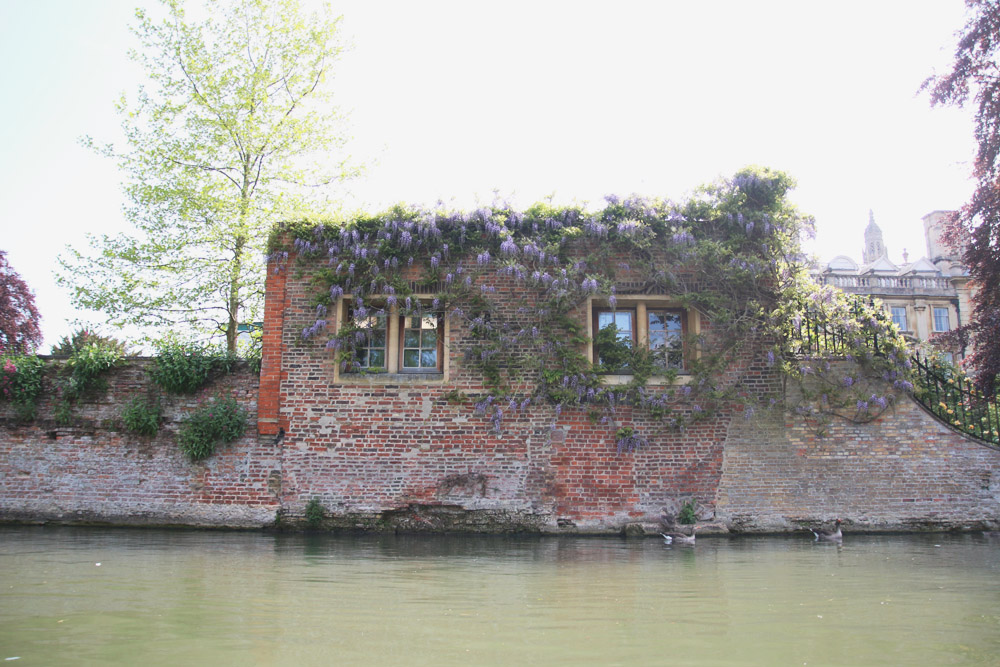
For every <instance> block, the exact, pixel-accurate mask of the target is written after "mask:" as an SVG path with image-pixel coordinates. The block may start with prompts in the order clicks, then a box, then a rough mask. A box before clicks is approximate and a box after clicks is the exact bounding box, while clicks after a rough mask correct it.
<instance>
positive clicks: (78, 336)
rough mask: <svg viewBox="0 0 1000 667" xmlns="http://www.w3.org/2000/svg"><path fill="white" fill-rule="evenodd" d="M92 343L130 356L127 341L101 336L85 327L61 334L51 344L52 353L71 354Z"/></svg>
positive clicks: (123, 355)
mask: <svg viewBox="0 0 1000 667" xmlns="http://www.w3.org/2000/svg"><path fill="white" fill-rule="evenodd" d="M92 345H96V346H97V347H99V348H101V349H104V350H115V351H117V352H118V353H119V354H120V355H121V356H122V357H127V356H130V351H129V349H128V343H125V342H123V341H120V340H118V339H117V338H113V337H111V336H101V335H99V334H97V333H94V332H93V331H90V330H89V329H86V328H83V329H77V330H76V331H74V332H73V333H72V334H71V335H69V336H63V337H62V338H61V339H60V340H59V342H58V343H57V344H56V345H53V346H52V354H54V355H64V356H72V355H74V354H76V353H77V352H79V351H81V350H83V349H84V348H85V347H88V346H92Z"/></svg>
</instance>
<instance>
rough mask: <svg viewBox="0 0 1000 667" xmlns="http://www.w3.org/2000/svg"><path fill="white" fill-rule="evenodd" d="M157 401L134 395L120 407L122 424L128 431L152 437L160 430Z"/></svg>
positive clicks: (159, 414)
mask: <svg viewBox="0 0 1000 667" xmlns="http://www.w3.org/2000/svg"><path fill="white" fill-rule="evenodd" d="M161 412H162V411H161V409H160V405H159V403H156V402H150V401H148V400H147V399H144V398H141V397H138V396H136V397H135V398H133V399H132V400H130V401H129V402H128V403H127V404H126V405H125V407H124V409H122V413H121V422H122V426H123V427H124V428H125V430H126V431H128V432H129V433H135V434H136V435H144V436H147V437H152V436H154V435H156V432H157V431H159V430H160V416H161Z"/></svg>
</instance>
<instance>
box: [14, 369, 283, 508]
mask: <svg viewBox="0 0 1000 667" xmlns="http://www.w3.org/2000/svg"><path fill="white" fill-rule="evenodd" d="M149 363H150V362H149V361H148V360H137V361H134V362H131V363H130V364H129V365H128V366H126V367H124V368H121V369H117V370H115V371H114V372H112V373H111V374H110V376H109V381H110V387H109V390H108V392H107V393H106V394H105V395H103V396H101V397H99V398H97V399H95V400H86V401H81V402H80V403H79V404H78V405H77V407H76V410H75V417H74V419H73V422H72V424H70V425H68V426H61V425H59V424H57V423H56V421H55V419H54V412H53V409H54V407H55V405H54V400H53V398H52V396H53V392H52V391H51V387H52V385H53V378H54V375H55V373H57V372H58V371H57V368H58V362H55V361H50V362H49V370H48V372H47V374H46V386H47V387H48V388H49V391H47V392H46V395H47V396H48V398H47V399H46V400H43V401H42V402H41V403H40V405H39V410H38V418H37V419H36V420H35V421H34V422H30V423H27V424H20V423H18V422H17V421H16V420H15V419H14V415H13V410H12V409H11V406H10V405H9V404H7V403H3V402H0V518H2V519H6V520H25V521H47V520H48V521H70V522H97V523H115V524H143V525H171V524H176V525H194V526H232V527H251V526H260V525H263V524H266V523H270V522H271V521H273V519H274V515H275V511H276V509H277V507H278V504H277V499H276V496H275V491H276V489H277V486H278V484H279V481H280V473H279V472H278V470H279V467H280V462H279V459H278V455H279V448H278V447H276V446H275V445H274V444H273V440H274V439H273V437H267V438H259V437H258V435H257V431H256V427H255V424H256V416H257V391H258V380H257V376H256V375H255V374H253V373H250V372H248V371H241V372H238V373H234V374H231V375H227V376H225V377H222V378H219V379H217V380H216V381H214V382H212V383H210V384H209V386H207V387H205V388H204V389H203V390H201V391H200V392H199V393H198V394H196V395H194V396H186V397H176V396H170V395H163V396H161V401H162V406H163V408H164V424H163V426H162V427H161V429H160V432H159V433H158V434H157V435H156V436H155V437H153V438H144V437H138V436H134V435H131V434H129V433H127V432H125V431H119V430H116V428H115V424H114V422H115V420H116V419H117V418H118V416H119V414H120V412H121V409H122V407H123V406H124V405H125V404H126V403H127V402H128V401H129V400H130V399H131V398H132V397H134V396H147V395H150V394H151V392H155V389H154V388H153V387H152V386H151V383H150V382H149V381H148V379H147V377H146V368H147V367H148V365H149ZM217 394H231V395H233V396H235V397H236V398H237V400H238V401H239V402H240V404H241V405H243V407H244V408H245V409H246V410H247V411H248V412H249V416H250V426H249V427H248V428H247V431H246V433H245V434H244V436H243V437H242V438H240V439H239V440H237V441H236V442H234V443H231V444H228V445H224V446H222V447H221V448H220V450H219V451H218V452H217V453H216V454H215V455H214V456H212V457H211V458H209V459H208V460H206V461H204V462H200V463H191V462H189V461H188V460H187V458H186V457H185V456H184V454H182V453H181V452H180V450H179V449H178V447H177V444H176V442H175V441H174V436H175V433H176V430H177V428H178V426H179V424H180V421H181V420H182V419H183V417H184V415H185V414H186V413H188V412H190V411H191V410H192V409H194V408H195V407H197V405H198V403H199V402H200V401H203V400H206V399H208V398H211V397H213V396H215V395H217Z"/></svg>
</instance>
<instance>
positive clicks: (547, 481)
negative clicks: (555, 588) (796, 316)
mask: <svg viewBox="0 0 1000 667" xmlns="http://www.w3.org/2000/svg"><path fill="white" fill-rule="evenodd" d="M320 264H321V263H319V262H318V263H317V264H316V266H319V265H320ZM310 267H311V265H310V264H308V263H297V262H296V261H295V258H294V257H293V258H292V259H291V260H290V261H289V262H288V263H287V264H285V265H284V266H283V268H281V269H280V270H278V271H275V270H274V269H273V268H272V270H271V272H269V277H268V286H267V290H268V291H267V300H268V310H267V315H266V318H267V319H266V320H265V332H267V335H270V336H272V338H270V339H269V340H270V342H269V343H267V344H266V345H265V355H264V366H263V370H262V377H261V384H262V387H264V386H277V387H278V388H279V389H278V392H277V400H276V401H274V402H270V401H269V402H265V400H264V399H263V398H262V399H261V406H262V408H261V431H262V432H269V431H268V429H275V430H276V429H278V428H281V429H283V430H284V433H285V435H284V440H283V459H282V487H281V502H282V506H283V508H284V509H285V510H286V512H287V514H288V515H290V516H298V517H301V516H302V515H303V514H304V511H305V507H306V505H307V503H309V502H310V501H318V502H320V503H321V504H322V505H323V507H324V508H325V509H326V511H327V513H328V516H329V517H330V518H329V522H330V524H331V525H338V526H357V527H369V528H371V527H401V528H406V529H423V528H426V529H451V528H462V527H466V528H473V529H476V530H512V529H532V530H551V531H573V530H578V531H593V532H610V531H617V530H620V529H621V528H622V527H623V526H624V525H626V524H628V523H645V524H647V525H648V527H655V525H656V523H657V521H658V519H659V517H660V515H661V514H662V513H663V512H664V510H665V509H666V510H668V511H674V512H675V511H676V509H677V507H678V506H679V504H680V503H681V502H682V501H684V500H687V499H693V500H695V501H697V502H698V503H699V505H700V506H701V507H704V508H708V511H709V512H710V510H711V507H713V506H714V503H715V497H716V492H717V489H718V485H719V481H720V478H721V475H722V462H723V450H724V443H725V438H726V435H727V433H728V431H729V424H730V422H731V421H732V420H733V419H734V415H735V416H737V418H740V419H742V412H740V409H741V406H739V405H725V406H723V407H722V408H721V409H719V410H718V411H716V412H714V413H713V416H712V417H710V418H708V419H705V420H703V421H700V422H698V423H696V424H695V425H694V426H692V427H691V428H688V429H687V430H686V431H683V432H680V431H677V430H676V429H672V428H669V427H667V426H665V425H663V424H662V423H661V422H660V421H659V420H657V419H654V418H652V417H650V416H649V414H648V413H647V412H645V411H642V410H635V411H633V410H632V409H631V408H628V407H620V408H618V409H617V410H616V411H615V413H614V414H613V415H612V416H611V418H610V419H609V421H607V422H606V423H602V422H601V420H600V418H599V416H596V417H595V415H594V414H593V411H592V410H588V409H587V408H573V407H566V408H565V409H562V410H561V411H560V412H559V414H557V412H556V409H555V408H554V407H553V406H551V405H543V404H538V405H532V406H531V407H529V408H528V409H527V410H524V411H522V410H520V409H510V407H506V408H505V412H506V414H505V419H504V420H503V423H502V425H501V429H500V431H499V432H497V431H496V430H495V429H494V428H493V427H492V425H491V424H490V422H489V420H488V419H487V417H486V416H484V415H477V414H476V413H475V411H474V409H473V403H474V402H475V400H477V399H478V398H479V397H481V396H483V395H484V392H485V387H484V383H483V378H482V376H481V374H480V372H479V371H478V370H477V369H476V368H475V367H474V366H473V365H472V364H471V363H470V362H469V360H468V358H467V354H468V350H469V341H470V340H471V335H470V332H469V331H468V329H467V325H466V324H465V323H464V322H463V321H462V320H461V318H453V319H451V320H450V322H449V332H448V341H447V346H446V352H447V355H448V372H447V374H446V377H445V378H434V379H425V378H420V377H415V376H409V377H404V376H401V375H395V376H380V375H371V376H353V377H351V376H346V375H343V374H341V375H339V376H338V375H337V374H335V372H334V370H335V369H334V367H335V355H334V353H333V352H332V351H331V350H329V349H327V348H326V346H325V343H326V341H327V340H328V339H329V337H330V336H331V335H332V332H333V331H334V330H335V328H336V326H337V324H338V322H337V319H336V318H337V316H338V314H340V312H341V310H342V309H341V308H338V307H334V308H331V309H330V312H329V313H328V314H327V315H326V316H325V318H326V320H327V322H328V324H327V331H325V332H324V333H325V334H326V335H320V336H316V337H314V338H311V339H308V340H307V339H304V338H303V336H302V331H303V329H305V328H306V327H310V326H311V325H312V324H313V323H314V322H315V320H316V297H317V294H318V290H319V288H318V287H317V286H316V285H315V284H313V283H312V282H311V279H310V278H311V276H310V270H311V268H310ZM468 270H469V272H470V273H471V272H472V271H473V270H474V262H470V265H469V267H468ZM416 277H418V276H410V278H416ZM479 280H480V282H481V283H482V284H485V285H487V286H488V288H490V289H492V290H493V291H492V292H491V294H493V295H494V298H495V299H496V301H497V302H499V303H500V306H499V307H500V309H501V311H502V312H501V313H500V316H501V317H500V318H499V319H506V320H515V321H516V320H517V318H518V309H524V308H525V306H526V305H527V306H528V309H529V310H530V308H531V306H532V305H533V304H532V303H531V301H530V299H531V295H530V294H529V293H527V292H526V291H525V290H524V288H523V287H521V286H519V285H518V284H517V282H516V281H514V279H513V278H506V279H505V278H504V277H503V276H501V275H489V276H480V277H479ZM496 295H502V298H496ZM274 304H281V307H280V308H278V307H272V305H274ZM579 316H580V318H581V322H583V321H586V319H585V318H586V317H587V314H586V312H585V311H584V309H581V312H580V313H579ZM279 332H280V336H279ZM702 332H703V333H705V334H706V335H708V336H709V337H710V336H711V323H710V322H707V321H704V320H703V321H702ZM747 347H748V350H747V352H746V354H745V355H744V356H743V357H741V361H740V362H739V363H741V364H752V363H753V355H752V354H751V351H750V348H751V347H752V346H747ZM755 373H756V374H757V375H758V376H759V377H760V379H759V380H758V381H756V382H757V384H759V385H760V388H761V389H764V388H765V387H766V388H770V389H771V390H776V389H777V388H778V387H779V386H780V384H779V382H778V380H777V378H776V377H775V376H774V375H773V372H771V371H770V370H769V369H767V368H766V367H765V366H764V365H760V367H759V368H757V369H756V370H755ZM769 373H770V374H769ZM521 389H522V391H523V392H524V393H525V394H530V393H531V390H532V385H531V384H530V382H527V383H525V384H524V385H523V386H522V387H521ZM456 393H458V394H461V395H463V396H467V397H469V400H468V401H467V402H465V403H456V402H449V400H448V399H449V395H451V396H452V397H453V398H454V395H455V394H456ZM682 403H683V402H682ZM265 405H266V406H268V407H267V408H265ZM681 409H682V410H686V411H690V410H692V409H697V408H696V407H695V405H694V404H688V405H683V404H682V406H681ZM621 426H631V427H633V428H634V429H635V430H636V431H637V432H639V433H641V434H642V435H643V436H645V437H647V438H648V439H649V443H648V445H647V446H645V447H643V448H641V449H640V450H638V451H636V452H631V453H622V454H619V453H618V452H617V450H616V446H615V431H616V430H617V429H618V428H619V427H621Z"/></svg>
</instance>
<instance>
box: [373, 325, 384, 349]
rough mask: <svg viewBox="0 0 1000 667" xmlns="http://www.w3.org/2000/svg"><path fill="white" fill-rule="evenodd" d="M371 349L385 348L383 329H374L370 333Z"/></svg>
mask: <svg viewBox="0 0 1000 667" xmlns="http://www.w3.org/2000/svg"><path fill="white" fill-rule="evenodd" d="M370 340H371V343H370V344H371V347H385V329H375V330H374V331H372V332H371V338H370Z"/></svg>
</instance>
